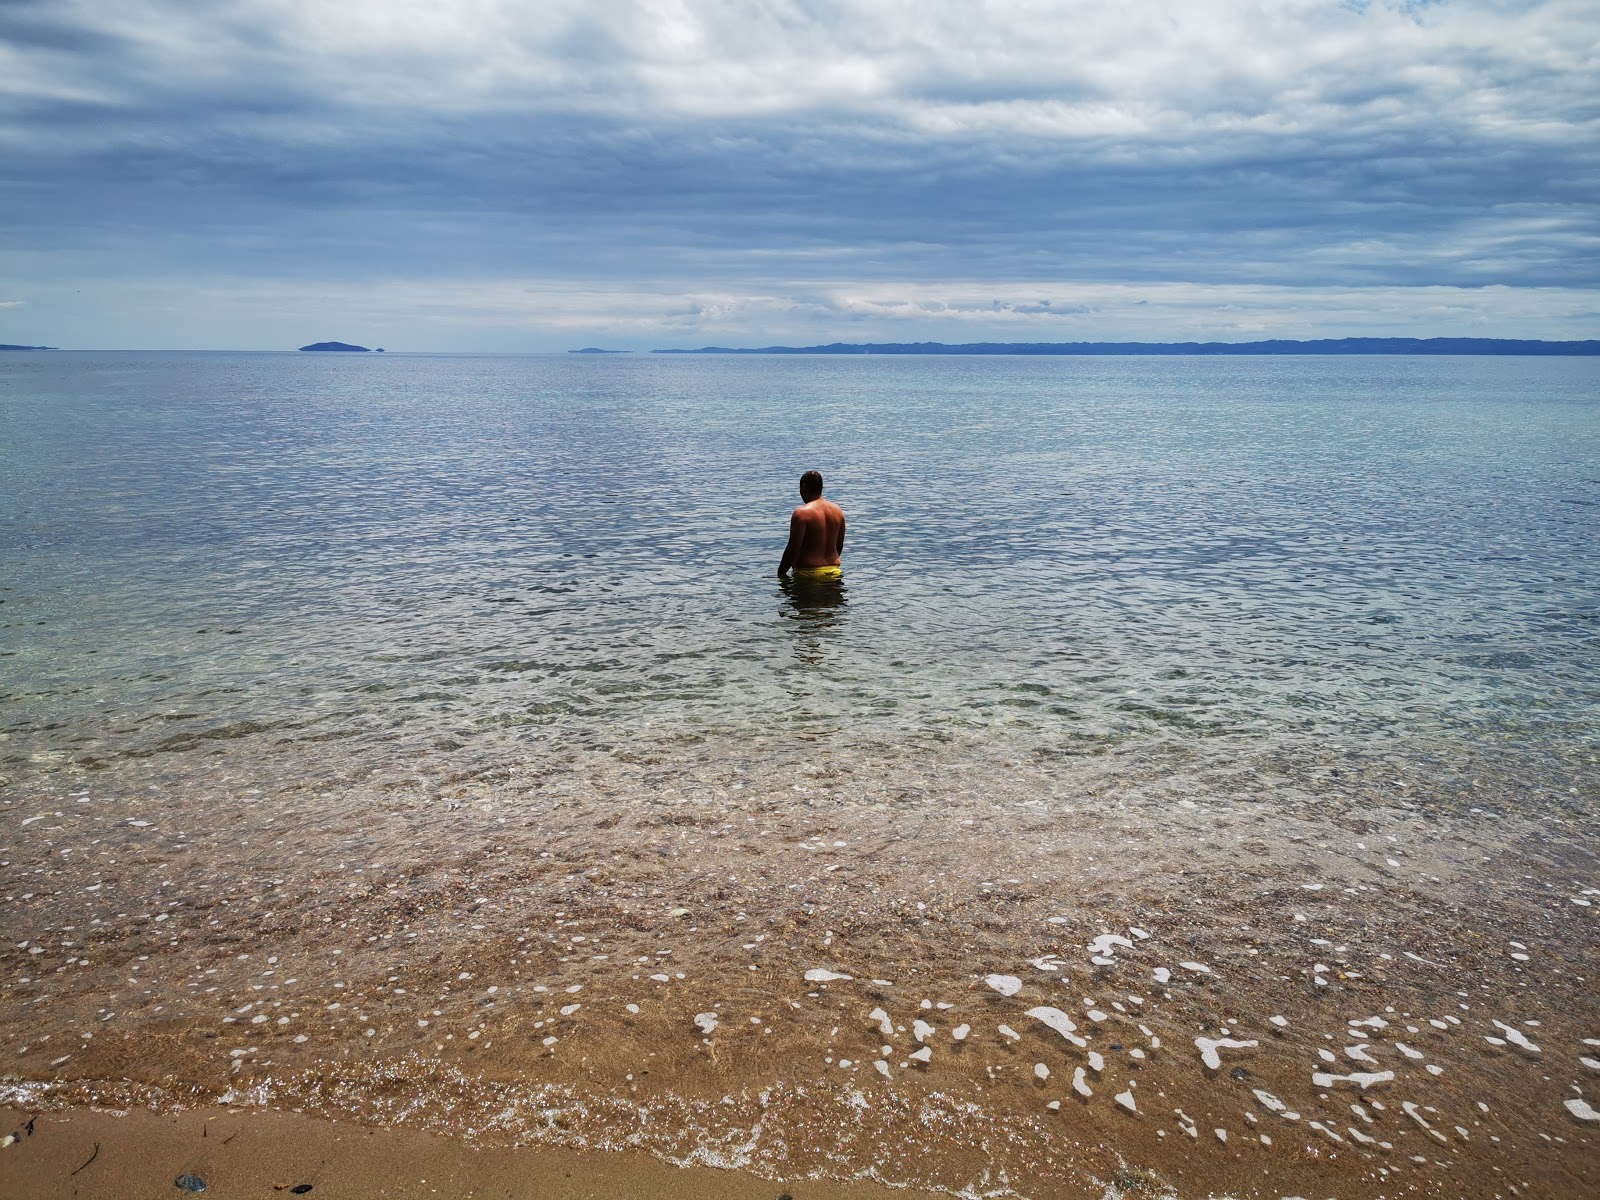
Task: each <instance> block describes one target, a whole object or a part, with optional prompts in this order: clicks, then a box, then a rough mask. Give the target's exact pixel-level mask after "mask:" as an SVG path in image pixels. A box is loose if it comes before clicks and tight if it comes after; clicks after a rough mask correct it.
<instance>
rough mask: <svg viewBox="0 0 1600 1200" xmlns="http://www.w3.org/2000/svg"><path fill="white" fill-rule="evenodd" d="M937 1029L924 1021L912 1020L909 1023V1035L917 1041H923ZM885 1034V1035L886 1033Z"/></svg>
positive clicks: (936, 1031)
mask: <svg viewBox="0 0 1600 1200" xmlns="http://www.w3.org/2000/svg"><path fill="white" fill-rule="evenodd" d="M938 1032H939V1031H938V1030H937V1029H935V1028H934V1027H933V1026H932V1025H929V1024H928V1023H927V1022H926V1021H914V1022H912V1025H911V1036H912V1037H914V1038H916V1039H917V1041H919V1042H925V1041H927V1040H928V1039H929V1038H931V1037H932V1036H933V1035H934V1034H936V1033H938ZM886 1036H887V1035H886Z"/></svg>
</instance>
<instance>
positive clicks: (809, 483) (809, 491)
mask: <svg viewBox="0 0 1600 1200" xmlns="http://www.w3.org/2000/svg"><path fill="white" fill-rule="evenodd" d="M800 494H801V495H802V496H820V495H822V472H821V471H807V472H806V473H805V474H804V475H802V476H800Z"/></svg>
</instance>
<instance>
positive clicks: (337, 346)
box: [300, 342, 372, 354]
mask: <svg viewBox="0 0 1600 1200" xmlns="http://www.w3.org/2000/svg"><path fill="white" fill-rule="evenodd" d="M300 349H302V350H354V351H358V352H360V353H362V354H371V353H372V351H370V350H368V349H367V347H365V346H352V345H351V344H350V343H349V342H312V343H311V345H309V346H301V347H300Z"/></svg>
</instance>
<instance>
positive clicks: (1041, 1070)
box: [1033, 1063, 1050, 1080]
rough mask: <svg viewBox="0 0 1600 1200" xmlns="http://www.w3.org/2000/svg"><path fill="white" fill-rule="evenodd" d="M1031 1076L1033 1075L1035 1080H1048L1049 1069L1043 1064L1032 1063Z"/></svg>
mask: <svg viewBox="0 0 1600 1200" xmlns="http://www.w3.org/2000/svg"><path fill="white" fill-rule="evenodd" d="M1033 1074H1034V1078H1036V1079H1041V1080H1043V1079H1049V1078H1050V1068H1049V1067H1047V1066H1045V1065H1044V1063H1034V1064H1033Z"/></svg>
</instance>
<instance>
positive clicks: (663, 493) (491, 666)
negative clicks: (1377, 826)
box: [0, 354, 1600, 761]
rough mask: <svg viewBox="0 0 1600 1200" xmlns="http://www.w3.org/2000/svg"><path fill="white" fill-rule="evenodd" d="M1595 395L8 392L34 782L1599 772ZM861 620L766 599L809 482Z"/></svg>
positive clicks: (1011, 381) (1395, 375) (1362, 373)
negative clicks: (813, 742) (1575, 763)
mask: <svg viewBox="0 0 1600 1200" xmlns="http://www.w3.org/2000/svg"><path fill="white" fill-rule="evenodd" d="M1597 385H1600V367H1597V365H1596V364H1595V363H1594V362H1593V361H1591V360H1581V359H1578V360H1574V359H1565V360H1537V359H1494V358H1455V359H1438V358H1357V359H1352V358H1326V359H1316V358H1289V359H1258V358H1251V359H1165V358H1164V359H1104V358H1094V359H1070V358H1068V359H1062V358H1048V359H1026V358H1024V359H1017V358H995V359H956V358H926V359H915V358H912V359H907V358H893V359H887V358H860V359H856V358H788V357H784V358H770V359H767V358H742V357H741V358H714V357H708V358H683V357H674V358H651V357H648V356H639V357H621V356H618V357H605V358H593V357H582V358H579V357H575V356H573V357H569V356H540V357H461V356H414V355H410V356H400V355H388V356H384V357H378V356H376V355H363V356H359V357H343V356H313V355H304V354H301V355H295V354H171V355H168V354H116V355H113V354H94V355H91V354H52V355H48V356H46V355H39V356H23V355H9V356H6V357H5V358H4V359H3V360H0V406H3V412H4V422H5V427H6V430H7V435H6V437H5V439H4V443H3V448H0V514H3V520H0V547H3V554H4V558H5V562H6V568H5V580H4V587H5V589H6V590H5V592H4V593H3V599H4V606H3V608H0V614H3V618H4V620H3V638H4V650H5V658H4V659H0V680H3V699H0V728H3V730H4V731H5V733H7V734H8V735H9V739H8V740H9V742H10V745H9V747H8V752H9V753H10V755H11V757H12V759H13V761H17V760H18V758H20V757H25V756H29V755H34V754H40V753H47V754H50V755H51V756H52V757H54V756H55V755H57V754H61V753H65V754H67V755H68V756H71V757H75V758H77V757H85V758H91V759H104V758H106V757H108V756H112V757H114V756H115V755H117V754H120V753H123V752H126V751H130V750H131V751H133V752H136V753H144V752H148V751H149V750H151V749H152V748H155V747H158V746H162V747H165V748H168V749H173V750H182V749H185V748H192V746H193V745H195V744H196V743H195V742H194V738H195V737H197V736H199V735H205V734H230V735H231V734H248V733H250V732H251V731H252V730H257V729H263V730H272V731H275V736H283V734H284V733H287V734H288V736H290V737H291V738H294V739H301V738H316V739H319V740H338V741H341V742H343V743H347V744H348V748H349V749H350V750H351V751H357V750H359V749H360V748H362V747H363V746H367V747H369V748H370V746H371V744H372V743H373V740H374V739H378V740H380V741H381V740H382V739H384V738H387V737H389V736H391V735H392V734H393V731H395V730H396V729H401V730H409V731H411V732H413V733H415V734H418V735H425V736H427V737H439V738H443V739H446V743H447V744H449V745H459V746H465V745H467V744H468V743H470V742H471V741H472V740H473V739H475V738H478V737H481V736H484V735H486V734H493V735H495V736H497V737H500V738H505V737H507V736H510V737H514V738H517V739H525V740H527V741H528V742H529V743H530V744H531V743H533V742H536V741H539V740H548V739H552V738H555V739H559V740H561V741H563V742H565V743H567V744H590V743H598V744H604V743H606V742H607V741H608V740H610V739H614V738H616V737H617V736H619V734H628V735H631V736H647V735H649V734H650V733H657V734H664V735H667V736H674V735H682V734H691V735H694V734H701V733H707V732H717V733H733V734H740V733H745V732H757V733H759V732H764V731H770V730H774V729H786V728H796V727H798V728H802V729H812V730H817V731H823V730H836V731H842V732H840V733H837V734H836V735H835V736H842V737H845V738H851V737H854V736H864V737H870V738H905V737H908V736H910V737H929V738H935V739H943V738H949V737H952V736H962V735H964V734H973V733H979V734H984V735H987V736H990V737H994V736H1004V737H1009V738H1014V739H1017V740H1018V741H1019V742H1021V743H1023V744H1025V745H1027V746H1028V747H1030V748H1033V749H1035V750H1042V751H1047V752H1050V751H1066V752H1071V751H1074V750H1078V749H1082V748H1086V747H1087V748H1094V747H1097V746H1100V745H1102V744H1104V743H1105V742H1106V741H1107V740H1108V739H1109V740H1117V741H1123V742H1126V741H1127V740H1129V739H1132V740H1136V741H1137V740H1140V739H1153V740H1157V741H1173V740H1176V741H1180V742H1181V741H1191V740H1193V739H1197V738H1203V737H1206V736H1207V735H1211V734H1219V733H1256V732H1259V733H1262V734H1267V735H1271V734H1278V733H1286V734H1287V733H1310V734H1322V733H1348V734H1380V735H1382V734H1389V733H1404V734H1405V735H1407V736H1435V735H1441V734H1443V735H1465V736H1468V737H1472V738H1475V739H1482V738H1504V739H1511V740H1514V741H1519V742H1525V741H1533V742H1538V741H1541V740H1548V741H1555V742H1566V741H1576V742H1578V743H1583V742H1585V741H1588V740H1589V739H1592V738H1593V736H1594V729H1595V722H1594V718H1595V714H1596V712H1597V711H1600V703H1597V702H1600V596H1597V594H1596V590H1595V587H1594V580H1595V579H1596V578H1597V577H1600V570H1597V568H1600V536H1597V533H1600V520H1597V518H1600V386H1597ZM812 466H815V467H818V468H820V469H821V470H822V471H823V472H824V473H825V475H826V477H827V479H828V495H829V496H830V497H832V498H834V499H836V500H838V501H839V502H840V503H841V504H842V505H843V506H844V507H845V509H846V511H847V512H848V514H849V517H850V532H849V543H848V546H847V551H846V560H845V561H846V585H845V588H844V590H843V591H842V593H840V594H838V595H836V596H831V597H823V598H821V599H822V602H820V603H818V602H816V598H810V597H805V596H796V595H794V594H793V593H792V592H790V591H789V590H787V589H786V588H784V587H783V586H781V585H780V584H779V583H778V582H777V581H776V580H775V579H774V578H773V567H774V565H775V563H776V559H777V556H778V552H779V550H780V549H781V547H782V541H783V536H784V532H785V522H786V513H787V511H788V509H789V507H791V506H792V504H793V503H794V502H795V497H794V495H793V492H794V481H795V478H796V477H797V476H798V474H799V472H800V471H801V470H802V469H804V468H806V467H812Z"/></svg>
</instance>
